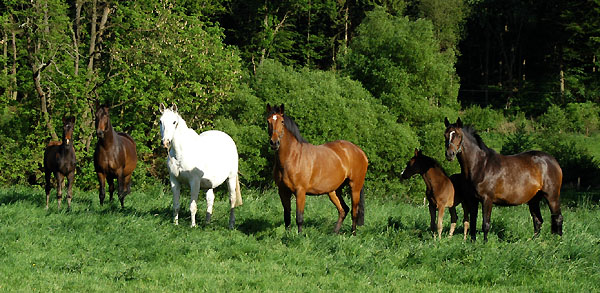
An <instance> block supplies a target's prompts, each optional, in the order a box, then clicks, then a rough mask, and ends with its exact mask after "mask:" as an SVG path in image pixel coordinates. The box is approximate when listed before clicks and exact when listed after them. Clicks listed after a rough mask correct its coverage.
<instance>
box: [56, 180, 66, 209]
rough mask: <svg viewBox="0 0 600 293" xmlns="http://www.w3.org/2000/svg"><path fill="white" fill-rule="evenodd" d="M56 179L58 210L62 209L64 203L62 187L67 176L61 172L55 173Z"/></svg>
mask: <svg viewBox="0 0 600 293" xmlns="http://www.w3.org/2000/svg"><path fill="white" fill-rule="evenodd" d="M54 177H56V198H57V199H58V209H60V202H61V201H62V187H63V180H64V178H65V176H64V175H63V174H61V173H60V172H58V171H56V172H54Z"/></svg>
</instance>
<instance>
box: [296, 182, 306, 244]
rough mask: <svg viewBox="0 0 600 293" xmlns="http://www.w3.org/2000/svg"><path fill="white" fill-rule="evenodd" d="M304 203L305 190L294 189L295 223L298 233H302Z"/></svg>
mask: <svg viewBox="0 0 600 293" xmlns="http://www.w3.org/2000/svg"><path fill="white" fill-rule="evenodd" d="M305 204H306V191H304V190H297V191H296V225H298V234H302V224H304V205H305Z"/></svg>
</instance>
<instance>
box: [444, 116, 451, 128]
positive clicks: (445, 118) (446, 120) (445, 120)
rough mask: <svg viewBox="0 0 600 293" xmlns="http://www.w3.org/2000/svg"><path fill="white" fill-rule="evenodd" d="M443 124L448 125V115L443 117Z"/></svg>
mask: <svg viewBox="0 0 600 293" xmlns="http://www.w3.org/2000/svg"><path fill="white" fill-rule="evenodd" d="M444 125H446V127H448V125H450V121H448V117H444Z"/></svg>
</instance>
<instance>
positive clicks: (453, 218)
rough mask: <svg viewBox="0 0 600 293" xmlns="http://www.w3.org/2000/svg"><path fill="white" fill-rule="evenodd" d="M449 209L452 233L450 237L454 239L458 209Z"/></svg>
mask: <svg viewBox="0 0 600 293" xmlns="http://www.w3.org/2000/svg"><path fill="white" fill-rule="evenodd" d="M448 209H449V210H450V233H449V235H448V237H452V235H454V230H455V229H456V221H457V220H458V216H457V215H456V207H450V208H448Z"/></svg>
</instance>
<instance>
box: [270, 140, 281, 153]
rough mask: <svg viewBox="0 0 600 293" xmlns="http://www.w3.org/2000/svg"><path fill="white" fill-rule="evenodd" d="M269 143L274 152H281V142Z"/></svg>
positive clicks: (271, 141)
mask: <svg viewBox="0 0 600 293" xmlns="http://www.w3.org/2000/svg"><path fill="white" fill-rule="evenodd" d="M269 143H270V145H271V149H272V150H274V151H276V150H279V140H277V141H273V140H270V141H269Z"/></svg>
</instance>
